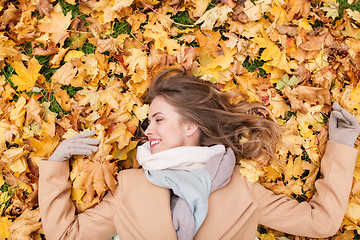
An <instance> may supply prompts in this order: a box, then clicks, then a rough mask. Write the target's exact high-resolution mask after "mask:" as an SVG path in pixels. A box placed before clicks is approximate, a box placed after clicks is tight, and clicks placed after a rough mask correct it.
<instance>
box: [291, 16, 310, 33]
mask: <svg viewBox="0 0 360 240" xmlns="http://www.w3.org/2000/svg"><path fill="white" fill-rule="evenodd" d="M294 21H295V22H296V20H294ZM297 24H298V25H299V27H300V28H303V29H305V30H307V31H310V30H312V26H311V25H310V23H309V21H308V20H307V19H306V18H301V19H299V20H298V21H297Z"/></svg>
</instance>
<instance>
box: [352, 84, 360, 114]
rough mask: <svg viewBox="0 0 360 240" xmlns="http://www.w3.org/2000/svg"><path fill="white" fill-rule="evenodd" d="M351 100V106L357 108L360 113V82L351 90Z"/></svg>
mask: <svg viewBox="0 0 360 240" xmlns="http://www.w3.org/2000/svg"><path fill="white" fill-rule="evenodd" d="M350 100H351V101H352V105H351V106H350V108H354V109H357V112H358V113H359V114H360V107H359V106H360V83H358V84H357V85H356V87H354V88H353V89H352V90H351V93H350Z"/></svg>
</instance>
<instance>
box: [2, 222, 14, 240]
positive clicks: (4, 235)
mask: <svg viewBox="0 0 360 240" xmlns="http://www.w3.org/2000/svg"><path fill="white" fill-rule="evenodd" d="M11 224H12V221H11V220H9V216H5V217H1V218H0V240H5V239H7V238H9V237H10V232H9V230H8V229H9V227H10V226H11Z"/></svg>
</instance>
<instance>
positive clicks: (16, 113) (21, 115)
mask: <svg viewBox="0 0 360 240" xmlns="http://www.w3.org/2000/svg"><path fill="white" fill-rule="evenodd" d="M25 104H26V100H25V98H24V97H23V96H21V97H20V98H19V99H18V101H17V102H16V104H15V109H13V110H11V112H10V120H13V121H14V122H15V124H16V126H18V127H19V128H22V127H23V123H24V121H25V108H24V107H25Z"/></svg>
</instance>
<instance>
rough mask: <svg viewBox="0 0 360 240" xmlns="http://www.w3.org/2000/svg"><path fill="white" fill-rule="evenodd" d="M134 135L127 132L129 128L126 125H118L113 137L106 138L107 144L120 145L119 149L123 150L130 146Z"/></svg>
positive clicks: (115, 127) (112, 134)
mask: <svg viewBox="0 0 360 240" xmlns="http://www.w3.org/2000/svg"><path fill="white" fill-rule="evenodd" d="M132 137H133V135H132V134H131V133H130V132H129V131H128V130H127V126H126V125H125V124H124V123H118V124H116V125H115V126H114V130H113V131H112V132H111V135H110V136H109V137H108V138H106V140H105V143H108V144H109V143H114V142H117V143H118V148H119V149H122V148H124V147H125V146H127V145H128V144H129V141H130V139H131V138H132Z"/></svg>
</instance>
